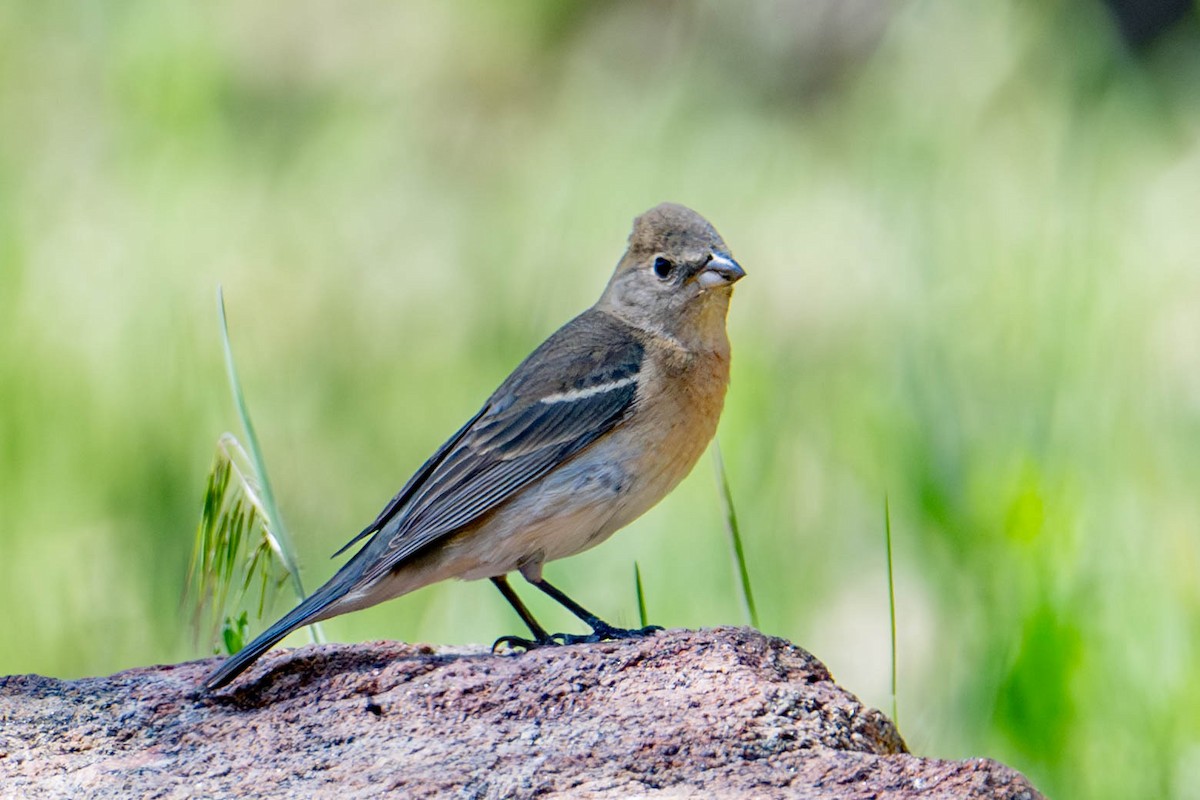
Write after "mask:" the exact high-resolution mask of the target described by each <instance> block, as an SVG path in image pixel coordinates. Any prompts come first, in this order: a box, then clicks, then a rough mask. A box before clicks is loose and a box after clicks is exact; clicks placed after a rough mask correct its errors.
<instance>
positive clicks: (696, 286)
mask: <svg viewBox="0 0 1200 800" xmlns="http://www.w3.org/2000/svg"><path fill="white" fill-rule="evenodd" d="M745 274H746V273H745V272H743V271H742V268H741V267H740V266H739V265H738V264H737V262H736V261H734V260H733V256H732V255H730V252H729V247H728V246H726V244H725V241H724V240H723V239H721V235H720V234H719V233H717V231H716V229H714V228H713V226H712V225H710V224H709V222H708V220H706V219H705V218H704V217H702V216H700V215H699V214H697V213H696V212H695V211H692V210H691V209H690V208H687V207H685V206H681V205H677V204H675V203H663V204H661V205H658V206H655V207H654V208H652V209H650V210H649V211H647V212H646V213H645V214H642V215H641V216H640V217H638V218H637V219H635V220H634V221H633V232H632V233H631V234H630V235H629V249H628V250H626V251H625V255H624V256H623V257H622V258H621V261H620V262H619V263H618V264H617V268H616V271H614V272H613V276H612V278H611V279H610V280H609V282H608V287H607V288H606V289H605V290H604V295H603V296H602V297H601V298H600V302H599V303H597V307H599V308H601V309H603V310H605V311H609V312H611V313H613V314H616V315H617V316H620V317H621V318H623V319H625V320H627V321H629V322H630V323H632V324H633V325H636V326H638V327H641V328H646V329H650V330H654V329H657V330H662V331H664V332H665V333H668V334H670V335H672V336H675V337H676V338H680V339H685V340H686V339H693V338H697V337H698V336H703V335H705V334H706V333H708V331H706V330H705V329H707V328H709V327H711V326H712V325H713V324H715V323H716V322H719V327H720V333H721V334H722V335H724V320H725V313H726V311H727V310H728V308H729V298H730V296H731V295H732V294H733V284H734V283H735V282H736V281H738V280H739V279H740V278H742V277H743V276H744V275H745ZM714 317H719V319H717V320H714ZM691 328H699V330H696V331H692V330H690V329H691Z"/></svg>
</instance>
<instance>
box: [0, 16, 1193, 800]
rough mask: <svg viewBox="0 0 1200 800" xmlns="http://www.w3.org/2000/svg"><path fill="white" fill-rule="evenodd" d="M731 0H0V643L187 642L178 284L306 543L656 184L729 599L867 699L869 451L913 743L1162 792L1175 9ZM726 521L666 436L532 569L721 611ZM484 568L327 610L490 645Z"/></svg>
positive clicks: (1182, 161) (600, 266) (1177, 670)
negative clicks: (709, 275) (722, 338)
mask: <svg viewBox="0 0 1200 800" xmlns="http://www.w3.org/2000/svg"><path fill="white" fill-rule="evenodd" d="M854 7H855V8H856V9H857V8H858V5H857V4H854ZM768 8H774V6H763V7H761V9H760V8H759V7H756V9H757V10H755V11H753V12H745V11H744V10H743V9H740V8H737V7H733V6H726V5H724V4H718V3H715V2H713V3H697V4H691V5H686V6H677V5H662V4H612V5H604V6H595V7H592V6H586V7H585V6H582V5H581V6H571V7H570V8H567V7H565V6H560V5H559V4H548V3H536V2H529V3H522V4H519V5H517V6H509V5H506V6H503V7H501V6H498V5H493V4H486V3H477V2H476V3H470V2H464V3H451V4H428V5H425V6H408V5H405V6H403V7H402V6H395V7H392V6H380V7H378V8H373V9H372V10H369V11H363V10H362V9H359V10H357V11H356V12H355V13H350V12H349V11H348V10H345V9H341V8H340V7H338V6H332V5H331V6H321V7H319V8H317V7H314V8H311V9H306V10H305V11H304V12H303V13H297V12H296V10H295V9H293V8H291V7H290V6H288V7H284V6H272V5H267V4H256V3H252V4H248V5H245V4H239V5H236V6H235V5H230V6H222V5H211V4H209V5H205V4H184V5H180V4H158V3H151V2H148V1H147V0H141V1H135V2H130V3H125V4H121V5H120V7H119V8H117V7H108V6H100V5H96V4H86V3H79V2H74V3H73V2H70V1H69V0H68V1H67V2H61V3H32V2H16V3H8V4H5V5H4V6H3V9H2V10H0V140H2V141H3V142H4V148H3V149H2V151H0V553H2V555H3V557H2V558H0V609H4V610H5V611H7V612H8V613H7V615H6V619H5V625H3V626H0V673H14V672H40V673H46V674H52V675H62V676H78V675H85V674H98V673H106V672H111V671H114V670H117V669H121V668H124V667H130V666H134V665H139V664H147V663H163V662H169V661H173V660H180V659H184V658H190V657H195V656H198V655H200V654H202V653H203V652H204V649H203V648H198V647H196V646H194V645H193V644H192V641H191V636H190V635H189V627H190V626H189V625H188V621H189V620H188V617H189V613H188V610H187V609H181V608H180V606H179V595H180V590H181V587H182V586H183V583H184V581H185V576H186V574H187V567H188V557H189V551H190V547H191V544H192V534H193V531H194V530H195V524H196V519H197V516H198V514H199V512H200V510H201V505H202V501H203V494H204V489H205V477H206V475H207V474H208V472H209V470H210V468H211V456H212V448H213V443H214V442H215V441H217V439H218V437H219V436H220V434H221V432H222V431H225V430H227V429H228V428H230V427H231V426H232V425H233V424H235V423H236V418H235V417H234V415H233V414H232V413H231V410H230V407H229V403H228V381H227V378H226V376H225V372H224V367H223V364H222V354H221V349H220V346H219V344H218V343H217V342H216V340H215V337H214V336H213V313H212V302H211V298H212V288H213V287H214V286H216V285H218V284H221V285H223V286H224V287H225V289H226V297H227V299H228V301H229V304H230V308H229V311H230V318H231V322H232V323H233V324H234V331H235V334H236V337H237V339H236V341H237V350H238V366H239V368H240V374H241V377H242V380H243V382H244V384H245V385H244V386H243V390H244V394H245V397H247V398H249V400H250V404H251V406H252V410H253V412H254V423H255V426H256V433H257V436H258V438H259V439H260V442H259V444H260V445H261V448H260V449H261V453H262V454H263V455H264V456H265V460H266V461H267V463H268V465H269V467H270V469H271V479H272V487H273V489H274V493H275V495H276V498H275V499H276V502H277V504H278V506H279V507H280V508H282V509H283V510H284V513H285V514H286V516H287V521H288V523H289V528H290V533H291V537H292V539H293V541H294V544H295V548H296V551H297V556H296V559H297V561H298V562H299V563H300V565H301V568H302V574H303V577H304V581H305V583H307V584H308V585H317V584H319V583H320V582H321V581H323V580H324V579H326V578H327V577H328V576H330V575H331V574H332V573H333V571H334V569H335V568H336V566H337V564H338V563H341V562H340V561H339V562H330V561H329V560H328V558H327V556H328V554H329V553H332V552H333V551H334V550H336V549H337V548H338V547H340V546H341V545H342V544H343V543H344V542H345V541H346V540H348V539H349V538H350V537H351V536H352V535H353V534H354V533H355V532H356V531H358V530H361V529H362V527H363V525H365V524H366V523H367V522H368V521H369V520H370V519H371V518H372V517H373V516H374V514H375V513H376V512H377V511H378V510H379V509H380V508H381V507H382V506H383V504H384V503H386V502H387V500H388V499H389V498H390V497H391V496H392V495H393V493H394V492H395V491H396V490H397V489H398V488H399V487H400V486H401V485H402V484H403V482H404V480H405V479H406V478H407V477H408V475H409V474H410V473H411V472H412V470H414V469H415V468H416V467H417V466H418V465H419V464H420V463H421V462H422V461H423V459H424V458H425V457H427V456H428V455H429V453H430V452H432V450H433V449H434V448H435V447H436V446H437V445H438V444H439V443H440V442H441V441H442V440H443V439H444V438H445V437H446V436H447V435H449V434H450V433H451V432H453V431H454V430H456V429H457V427H458V426H459V425H460V424H461V423H462V421H463V420H464V419H466V418H467V417H468V416H469V415H470V414H471V413H473V412H474V411H475V410H476V409H477V408H478V407H479V404H480V403H481V402H482V401H483V400H484V398H485V397H486V396H487V394H488V393H489V392H490V391H491V390H492V389H493V388H494V387H495V386H496V384H497V383H498V381H499V380H500V379H502V378H503V377H504V375H506V374H507V373H508V371H509V370H511V369H512V368H513V367H514V366H515V365H516V364H517V363H518V362H519V361H520V359H521V358H522V357H524V355H525V354H527V353H528V352H529V350H530V349H531V348H532V347H533V346H535V345H536V344H537V343H539V342H540V341H541V340H542V339H543V338H544V337H545V336H546V335H547V334H549V333H550V332H551V331H552V330H554V328H555V327H557V326H558V325H560V324H561V323H562V322H564V321H565V320H567V319H568V318H570V317H571V316H572V315H573V314H575V313H578V312H579V311H580V310H581V309H583V308H585V307H586V306H587V305H588V304H590V303H591V302H593V300H594V299H595V297H596V296H597V295H598V293H599V292H600V289H601V288H602V286H603V284H604V281H605V280H606V279H607V275H608V271H609V270H610V269H611V267H612V265H613V264H614V263H615V261H616V259H617V258H618V256H619V254H620V250H621V248H622V246H623V244H624V240H625V236H626V235H627V232H628V230H627V226H628V223H629V221H630V220H631V219H632V217H633V215H635V214H637V213H639V212H640V211H642V210H644V209H646V208H648V207H649V206H651V205H653V204H655V203H657V202H659V201H661V200H668V199H670V200H675V201H679V202H684V203H688V204H690V205H693V206H694V207H696V208H697V209H698V210H700V211H701V212H703V213H704V214H706V215H707V216H709V217H710V218H711V219H712V220H713V221H714V223H715V224H716V226H717V227H718V229H719V230H720V231H721V232H722V234H723V235H724V236H725V238H726V239H727V240H728V242H729V244H730V246H731V247H732V249H733V252H734V254H735V255H736V256H737V258H738V260H739V262H741V263H742V264H744V265H745V267H746V269H747V272H748V275H747V278H746V279H745V280H744V281H742V282H740V283H739V284H738V289H737V293H736V296H735V298H734V303H733V307H732V311H731V314H730V331H731V338H732V342H733V363H732V370H733V379H732V384H731V387H730V390H729V395H728V398H727V404H726V410H725V413H724V417H723V419H722V423H721V431H720V437H721V442H722V445H723V455H724V458H725V462H726V466H727V468H728V475H729V478H730V480H731V481H732V483H733V485H734V487H735V490H736V492H735V493H736V500H737V521H738V526H739V529H740V538H741V545H742V549H743V555H744V561H745V562H746V563H747V564H748V565H749V567H750V568H751V570H752V577H753V589H754V592H755V598H754V599H755V600H756V601H757V611H758V614H759V616H760V617H761V624H762V627H763V628H764V629H766V630H768V631H770V632H771V633H773V634H778V635H782V636H786V637H788V638H789V639H791V640H793V641H796V642H797V643H799V644H801V645H802V646H804V647H806V648H808V649H810V650H812V651H813V652H814V653H815V654H816V655H817V656H818V657H820V658H821V659H822V660H823V661H825V662H826V663H827V664H828V665H829V666H830V669H831V670H832V672H833V674H834V675H835V676H837V678H838V680H839V681H840V682H842V683H843V684H844V685H846V686H847V687H848V688H849V689H850V690H851V691H854V692H855V693H856V694H858V695H859V696H860V697H862V698H863V699H864V701H866V702H868V703H871V704H873V705H876V706H880V707H887V705H888V704H889V703H890V698H891V687H890V682H889V679H888V672H889V669H888V663H889V661H890V653H889V650H890V645H889V640H890V636H889V630H888V627H889V626H888V607H889V597H888V596H887V593H886V591H885V587H884V583H883V581H882V580H880V576H881V574H882V572H883V570H884V569H885V568H886V566H885V564H884V561H885V558H886V554H885V552H884V548H882V547H880V542H879V530H878V529H879V525H878V522H879V519H878V511H879V508H878V506H879V503H878V500H879V497H880V496H881V495H883V494H884V493H885V491H886V494H887V497H888V510H887V514H888V516H889V517H890V521H891V525H892V528H893V530H894V531H895V532H896V535H897V537H898V538H897V540H896V543H895V544H896V548H895V551H894V553H893V555H894V572H895V581H894V590H895V603H896V608H897V614H896V645H895V651H896V657H897V659H898V663H897V665H896V669H897V674H898V675H899V676H900V683H899V685H898V687H897V689H898V692H899V695H900V702H901V703H902V705H903V706H904V709H905V720H904V722H905V738H906V740H907V741H908V742H909V744H910V746H912V747H913V748H914V749H915V750H917V751H919V752H922V753H927V754H931V755H938V756H945V757H965V756H973V755H987V756H992V757H996V758H999V759H1002V760H1005V761H1007V762H1009V763H1011V764H1013V765H1014V766H1015V767H1017V768H1019V769H1022V770H1024V771H1025V772H1027V773H1028V774H1029V775H1030V776H1031V777H1032V778H1033V780H1034V782H1035V783H1036V784H1037V785H1038V786H1039V787H1040V788H1041V789H1043V790H1044V791H1045V792H1046V793H1047V794H1048V795H1049V796H1053V797H1090V798H1101V799H1102V800H1103V798H1123V797H1167V798H1171V797H1186V796H1188V794H1187V793H1188V792H1189V791H1190V789H1191V786H1192V785H1193V784H1194V780H1192V779H1191V778H1190V777H1189V776H1194V769H1193V768H1192V766H1191V765H1192V764H1193V763H1194V761H1195V752H1196V748H1197V746H1198V744H1197V743H1200V723H1198V722H1197V720H1200V684H1198V683H1197V681H1196V680H1195V679H1194V677H1193V676H1194V672H1195V669H1194V665H1195V664H1196V663H1197V661H1198V656H1200V653H1198V651H1197V642H1200V594H1198V593H1197V590H1196V581H1195V575H1196V572H1197V567H1198V565H1200V544H1198V541H1200V539H1198V538H1197V534H1196V530H1197V525H1196V520H1197V519H1200V495H1198V494H1197V492H1196V491H1195V482H1196V476H1197V475H1198V474H1200V412H1198V409H1200V383H1198V382H1197V378H1196V376H1197V374H1200V373H1198V371H1197V369H1196V364H1197V363H1198V360H1200V355H1198V353H1197V348H1196V342H1197V341H1200V325H1198V323H1197V320H1200V299H1198V298H1200V278H1198V277H1197V270H1196V268H1195V265H1196V264H1197V263H1200V238H1198V237H1197V235H1196V234H1195V232H1194V229H1195V225H1194V223H1193V221H1192V218H1193V217H1194V216H1195V208H1196V205H1197V204H1196V195H1195V187H1196V186H1198V185H1200V145H1198V144H1197V142H1200V114H1197V112H1196V109H1197V108H1198V107H1200V106H1198V105H1197V104H1196V102H1195V91H1196V90H1195V87H1197V86H1200V65H1198V63H1197V59H1196V57H1195V55H1194V53H1196V52H1200V49H1198V48H1196V47H1195V46H1194V38H1187V37H1186V36H1183V35H1181V36H1180V37H1179V38H1177V39H1176V40H1174V41H1172V42H1167V43H1166V46H1165V47H1164V48H1162V49H1160V50H1158V51H1156V52H1154V53H1151V54H1149V55H1148V56H1147V57H1146V58H1145V59H1143V60H1139V59H1138V58H1136V57H1135V56H1133V55H1131V54H1129V53H1127V52H1125V51H1124V50H1122V49H1121V47H1120V46H1119V44H1118V43H1117V42H1116V40H1115V37H1114V34H1113V32H1112V29H1111V26H1109V25H1108V24H1107V22H1106V20H1105V18H1104V17H1103V8H1102V4H1098V3H1065V2H1058V3H1024V4H1020V3H989V4H970V3H965V4H964V3H955V2H949V1H948V0H936V1H935V2H913V3H901V4H890V5H889V4H882V5H880V6H879V8H880V9H881V10H880V11H878V14H879V15H881V16H879V17H876V16H874V14H875V13H876V12H874V11H863V12H862V15H859V14H858V12H855V13H853V14H852V13H850V11H849V10H847V11H846V12H839V13H838V14H824V15H822V14H820V13H818V11H819V9H820V8H821V6H820V5H819V4H815V5H814V4H795V5H794V6H788V8H787V10H786V13H787V14H788V15H789V16H788V17H787V18H786V20H783V21H782V22H781V21H780V20H778V19H776V18H774V17H772V16H771V13H773V12H769V11H768V10H767V9H768ZM846 8H847V9H849V8H850V6H849V5H847V6H846ZM243 443H244V444H247V447H249V444H248V443H247V442H245V441H243ZM251 460H253V459H252V458H251ZM729 547H730V545H729V534H728V533H727V531H726V530H725V519H723V516H722V510H721V495H720V493H719V492H717V491H714V489H713V480H712V476H711V474H710V473H709V472H708V471H707V469H698V470H696V473H695V474H693V475H692V476H691V477H690V478H689V479H688V480H687V481H685V482H684V483H683V484H682V485H681V486H680V487H679V489H677V490H676V492H675V493H674V494H673V495H672V496H671V497H669V498H668V499H667V500H665V501H664V502H663V503H662V504H661V505H660V506H659V507H658V508H656V509H655V510H654V511H652V512H650V513H649V514H648V515H646V516H645V517H644V518H643V519H641V520H639V521H638V522H636V523H635V524H634V525H632V526H630V528H629V529H628V530H625V531H622V532H620V533H618V534H617V535H616V536H615V537H614V538H613V539H612V540H611V541H609V542H607V543H605V544H604V545H602V546H600V547H597V548H596V549H595V550H593V551H589V552H588V553H586V554H583V555H581V556H578V557H576V558H573V559H570V560H567V561H564V562H555V563H553V564H551V565H549V567H548V573H549V574H550V579H551V580H552V581H555V582H556V584H561V585H562V586H563V587H564V590H566V591H568V592H569V593H570V594H571V595H572V596H573V597H578V598H579V599H580V602H582V603H583V604H584V605H585V606H587V607H588V608H591V609H594V610H596V611H597V613H600V614H601V615H602V616H605V618H610V619H620V618H622V616H623V617H624V618H625V619H628V620H632V619H634V618H635V617H636V616H637V615H638V614H639V611H638V609H637V608H636V606H635V604H636V597H635V595H634V593H633V592H630V591H629V563H630V562H631V561H635V562H636V563H637V564H638V565H640V571H641V573H642V576H643V578H644V581H645V584H646V588H648V589H649V590H650V592H651V594H652V599H653V602H652V609H651V611H652V613H653V619H652V620H651V621H652V622H655V623H658V624H662V625H667V626H711V625H718V624H741V623H742V622H743V621H744V619H745V611H744V609H743V608H742V607H741V605H740V603H739V599H738V598H739V593H740V592H741V588H739V584H740V583H741V578H740V576H739V574H738V573H737V571H734V570H731V569H730V559H729V555H728V553H729ZM260 587H261V584H252V585H251V587H250V589H249V595H248V596H251V597H253V596H254V595H255V594H256V593H257V591H258V590H259V589H260ZM235 588H240V586H237V587H235ZM280 594H281V595H283V596H282V597H280V598H278V599H277V600H274V601H273V600H272V598H271V596H270V594H269V593H268V596H267V598H266V600H265V607H264V616H266V617H273V616H274V615H275V614H279V613H282V612H283V611H285V610H286V607H287V606H288V605H290V599H289V598H288V597H287V595H288V594H289V593H287V592H282V593H280ZM494 595H495V591H494V589H492V588H491V587H490V586H487V585H486V584H479V583H471V584H462V583H453V582H452V583H447V584H445V585H440V586H436V587H431V588H429V589H426V590H422V591H420V592H417V593H414V594H413V595H411V596H409V597H405V598H402V599H400V600H398V601H396V602H393V603H387V604H384V605H383V606H381V607H378V608H373V609H369V610H365V611H362V612H359V613H356V614H352V615H348V616H346V617H341V618H337V619H334V620H330V621H328V622H327V623H326V632H327V633H328V635H329V637H330V638H331V639H336V640H358V639H367V638H372V639H375V638H384V637H392V638H401V639H405V640H409V641H433V642H445V643H464V642H487V641H492V640H493V639H494V638H495V637H496V636H497V635H499V634H500V633H504V632H507V627H508V626H509V625H510V624H511V620H510V619H509V613H510V612H509V611H508V610H507V609H506V608H505V607H504V604H503V603H502V602H501V601H500V600H499V599H498V598H497V597H495V596H494ZM530 605H531V608H532V610H533V612H534V613H535V614H537V615H538V616H539V618H545V620H546V623H547V624H548V625H550V626H551V627H555V626H557V628H562V627H564V626H566V625H569V624H571V622H572V620H569V619H564V618H563V616H562V612H561V610H560V609H557V608H555V607H554V606H553V604H549V603H546V602H543V601H542V599H541V598H537V597H534V598H531V600H530ZM253 617H254V615H253V613H251V614H250V620H249V629H248V630H246V631H243V632H242V634H241V635H243V636H248V635H253V633H254V632H255V631H256V630H257V629H258V625H259V623H257V622H256V621H255V620H254V618H253ZM236 622H237V620H236V618H234V619H232V620H231V623H232V628H231V631H230V633H231V635H232V636H235V637H236V635H238V631H237V629H236V628H237V625H236ZM302 637H303V634H301V635H300V636H299V637H296V638H294V639H293V640H292V641H291V643H296V642H299V641H303V638H302Z"/></svg>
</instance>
